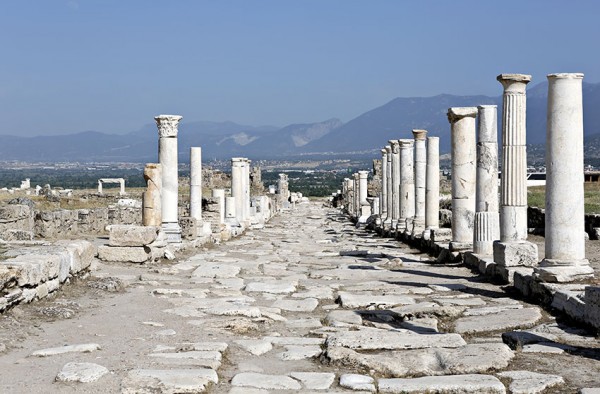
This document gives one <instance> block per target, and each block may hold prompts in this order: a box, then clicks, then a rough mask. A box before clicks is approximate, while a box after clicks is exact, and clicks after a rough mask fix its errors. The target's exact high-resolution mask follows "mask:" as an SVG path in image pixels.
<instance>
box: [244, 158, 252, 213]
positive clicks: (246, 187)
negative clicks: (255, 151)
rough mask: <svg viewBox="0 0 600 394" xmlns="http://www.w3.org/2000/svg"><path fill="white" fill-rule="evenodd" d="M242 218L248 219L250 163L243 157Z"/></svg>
mask: <svg viewBox="0 0 600 394" xmlns="http://www.w3.org/2000/svg"><path fill="white" fill-rule="evenodd" d="M244 160H245V163H244V164H245V165H244V167H243V168H244V178H243V181H244V220H247V221H249V220H250V216H251V215H250V163H251V162H252V161H251V160H249V159H244Z"/></svg>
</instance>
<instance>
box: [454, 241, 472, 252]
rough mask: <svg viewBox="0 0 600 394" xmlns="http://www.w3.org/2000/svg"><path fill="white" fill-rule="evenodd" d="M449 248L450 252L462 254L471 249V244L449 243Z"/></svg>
mask: <svg viewBox="0 0 600 394" xmlns="http://www.w3.org/2000/svg"><path fill="white" fill-rule="evenodd" d="M449 248H450V251H451V252H462V251H465V250H471V249H473V243H472V242H456V241H450V245H449Z"/></svg>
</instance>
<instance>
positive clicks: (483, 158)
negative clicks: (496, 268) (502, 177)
mask: <svg viewBox="0 0 600 394" xmlns="http://www.w3.org/2000/svg"><path fill="white" fill-rule="evenodd" d="M477 110H478V120H479V133H478V135H477V189H476V192H475V234H474V236H473V237H474V238H473V252H474V253H476V254H481V255H492V254H493V253H494V241H496V240H498V238H499V237H500V228H499V226H500V223H499V217H498V126H497V124H498V114H497V112H498V111H497V106H495V105H481V106H479V107H477Z"/></svg>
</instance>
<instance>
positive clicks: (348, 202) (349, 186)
mask: <svg viewBox="0 0 600 394" xmlns="http://www.w3.org/2000/svg"><path fill="white" fill-rule="evenodd" d="M344 183H345V189H346V195H345V196H344V198H345V201H344V203H345V204H346V212H348V214H350V215H351V214H352V201H353V198H354V197H353V194H352V188H353V185H354V184H353V181H352V179H350V178H344Z"/></svg>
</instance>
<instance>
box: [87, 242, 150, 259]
mask: <svg viewBox="0 0 600 394" xmlns="http://www.w3.org/2000/svg"><path fill="white" fill-rule="evenodd" d="M150 257H151V251H150V248H147V247H143V246H137V247H126V246H123V247H121V246H106V245H101V246H98V258H99V259H100V260H104V261H109V262H122V263H145V262H146V261H148V260H149V259H150Z"/></svg>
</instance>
